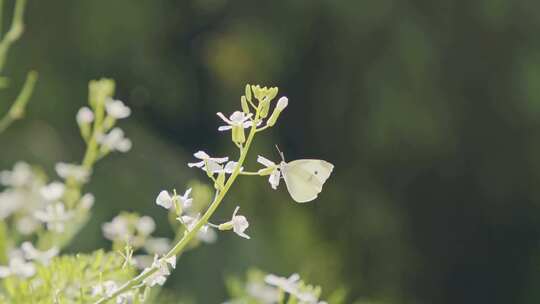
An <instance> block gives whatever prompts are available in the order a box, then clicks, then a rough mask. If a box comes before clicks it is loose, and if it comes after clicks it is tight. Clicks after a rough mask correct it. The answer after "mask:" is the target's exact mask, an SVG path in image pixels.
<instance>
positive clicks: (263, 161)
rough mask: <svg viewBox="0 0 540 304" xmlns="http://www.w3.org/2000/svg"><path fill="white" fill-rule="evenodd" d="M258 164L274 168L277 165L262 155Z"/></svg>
mask: <svg viewBox="0 0 540 304" xmlns="http://www.w3.org/2000/svg"><path fill="white" fill-rule="evenodd" d="M257 162H258V163H259V164H261V165H263V166H265V167H273V166H275V165H276V164H275V163H274V162H273V161H271V160H269V159H267V158H265V157H263V156H260V155H257Z"/></svg>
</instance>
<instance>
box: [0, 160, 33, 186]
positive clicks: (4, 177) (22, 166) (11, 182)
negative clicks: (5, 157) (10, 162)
mask: <svg viewBox="0 0 540 304" xmlns="http://www.w3.org/2000/svg"><path fill="white" fill-rule="evenodd" d="M33 177H34V174H33V172H32V167H30V165H29V164H27V163H25V162H17V163H15V165H14V166H13V170H12V171H1V172H0V183H1V184H3V185H5V186H13V187H20V186H24V185H26V184H28V183H30V182H31V181H32V179H33Z"/></svg>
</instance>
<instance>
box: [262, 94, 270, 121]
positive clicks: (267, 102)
mask: <svg viewBox="0 0 540 304" xmlns="http://www.w3.org/2000/svg"><path fill="white" fill-rule="evenodd" d="M268 112H270V99H268V98H265V99H263V100H262V101H261V102H260V103H259V116H260V117H261V118H266V116H268Z"/></svg>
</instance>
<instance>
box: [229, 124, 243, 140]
mask: <svg viewBox="0 0 540 304" xmlns="http://www.w3.org/2000/svg"><path fill="white" fill-rule="evenodd" d="M231 134H232V141H233V142H235V143H238V144H243V143H244V142H245V141H246V134H245V133H244V127H243V126H233V127H232V130H231Z"/></svg>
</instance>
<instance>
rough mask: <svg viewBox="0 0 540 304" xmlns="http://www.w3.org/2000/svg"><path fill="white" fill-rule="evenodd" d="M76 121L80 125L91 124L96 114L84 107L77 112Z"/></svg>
mask: <svg viewBox="0 0 540 304" xmlns="http://www.w3.org/2000/svg"><path fill="white" fill-rule="evenodd" d="M76 120H77V124H79V125H84V124H89V123H91V122H92V121H94V112H92V110H90V109H89V108H88V107H82V108H80V109H79V111H78V112H77V117H76Z"/></svg>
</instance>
